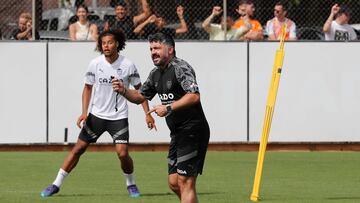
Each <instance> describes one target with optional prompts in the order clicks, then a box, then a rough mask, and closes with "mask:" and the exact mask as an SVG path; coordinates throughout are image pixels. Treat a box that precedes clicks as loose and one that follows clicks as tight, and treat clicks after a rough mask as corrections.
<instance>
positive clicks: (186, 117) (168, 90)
mask: <svg viewBox="0 0 360 203" xmlns="http://www.w3.org/2000/svg"><path fill="white" fill-rule="evenodd" d="M140 93H141V94H142V95H143V96H144V97H145V98H146V99H148V100H151V99H152V98H153V97H154V96H155V94H156V93H157V94H158V95H159V97H160V100H161V103H162V104H163V105H166V104H171V103H173V102H174V101H177V100H179V99H180V98H181V97H183V96H184V95H185V94H186V93H199V87H198V84H197V83H196V76H195V71H194V69H193V68H192V67H191V66H190V65H189V64H188V63H187V62H186V61H184V60H182V59H179V58H176V57H174V58H173V59H172V60H171V61H170V63H169V64H168V66H167V68H165V69H164V70H163V69H161V68H159V67H155V68H154V69H153V70H152V71H151V72H150V75H149V77H148V79H147V80H146V81H145V83H144V84H143V85H142V86H141V89H140ZM166 123H167V125H168V127H169V129H170V131H171V134H175V133H178V132H186V131H189V130H190V131H192V130H201V129H203V128H208V124H207V121H206V118H205V115H204V112H203V109H202V106H201V103H200V102H199V103H198V104H195V105H193V106H190V107H188V108H186V109H182V110H178V111H174V112H172V113H171V114H170V115H169V116H167V117H166Z"/></svg>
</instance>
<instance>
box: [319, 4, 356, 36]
mask: <svg viewBox="0 0 360 203" xmlns="http://www.w3.org/2000/svg"><path fill="white" fill-rule="evenodd" d="M334 18H335V20H334ZM349 20H350V11H349V10H348V8H347V7H344V6H341V7H340V6H339V5H338V4H335V5H334V6H333V7H332V8H331V12H330V15H329V18H328V19H327V20H326V22H325V24H324V26H323V31H324V33H325V40H338V41H349V40H356V39H357V36H356V33H355V31H354V29H353V28H352V27H351V26H350V25H349V24H348V23H349Z"/></svg>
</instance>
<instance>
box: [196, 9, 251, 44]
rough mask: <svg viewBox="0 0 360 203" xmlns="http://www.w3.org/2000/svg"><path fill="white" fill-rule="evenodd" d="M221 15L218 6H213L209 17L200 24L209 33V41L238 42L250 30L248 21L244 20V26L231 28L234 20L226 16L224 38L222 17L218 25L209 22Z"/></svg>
mask: <svg viewBox="0 0 360 203" xmlns="http://www.w3.org/2000/svg"><path fill="white" fill-rule="evenodd" d="M221 13H222V9H221V7H220V6H214V7H213V10H212V13H211V15H210V16H209V17H207V18H206V19H205V20H204V22H203V23H202V27H203V28H204V30H205V31H206V32H207V33H209V39H210V40H240V37H241V36H243V35H245V34H246V33H247V32H249V30H250V29H251V24H250V22H249V19H248V18H247V19H246V20H245V25H246V26H243V27H240V28H233V27H232V26H233V25H234V19H233V18H232V17H231V16H230V15H228V16H227V17H226V19H225V20H226V38H224V36H225V20H224V18H223V16H222V17H221V23H220V24H212V23H211V22H212V21H213V20H214V18H215V17H216V16H219V15H220V14H221Z"/></svg>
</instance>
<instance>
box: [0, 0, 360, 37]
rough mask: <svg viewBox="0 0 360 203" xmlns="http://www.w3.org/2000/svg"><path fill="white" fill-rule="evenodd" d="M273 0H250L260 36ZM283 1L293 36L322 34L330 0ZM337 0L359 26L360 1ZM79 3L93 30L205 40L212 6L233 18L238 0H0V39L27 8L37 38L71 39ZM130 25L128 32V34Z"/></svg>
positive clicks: (271, 13) (16, 26)
mask: <svg viewBox="0 0 360 203" xmlns="http://www.w3.org/2000/svg"><path fill="white" fill-rule="evenodd" d="M123 2H125V4H124V3H123ZM276 2H277V1H273V0H269V1H264V0H253V3H254V5H255V12H254V15H253V16H252V18H254V19H257V20H258V21H259V22H260V24H261V25H262V27H263V30H264V36H265V37H264V40H266V37H267V33H266V32H265V27H266V23H267V21H268V20H270V19H272V18H273V17H274V6H275V4H276ZM119 3H120V5H122V6H123V7H124V9H125V16H128V19H127V22H126V23H125V25H126V26H125V25H121V23H119V22H118V21H119V16H121V15H124V12H123V14H120V13H121V11H120V10H121V9H118V8H117V7H118V6H119ZM224 3H225V4H224ZM284 3H285V5H286V6H287V7H288V11H287V17H288V18H290V19H291V20H293V21H294V22H295V24H296V28H297V29H296V35H297V38H298V39H300V40H323V39H324V34H323V32H322V26H323V24H324V23H325V21H326V20H327V18H328V16H329V14H330V10H331V7H332V5H333V4H334V3H335V1H330V0H322V1H311V0H289V1H287V2H284ZM337 3H339V4H340V5H343V4H346V5H347V6H348V8H350V9H351V19H350V22H349V24H351V25H352V26H353V27H354V28H355V29H360V26H359V25H358V23H360V12H359V11H360V1H358V0H347V1H346V0H343V1H337ZM81 4H84V5H86V6H87V7H88V10H89V13H88V22H90V24H95V25H96V26H97V30H98V32H101V31H103V30H105V29H108V28H114V27H115V28H116V27H120V28H123V29H124V30H125V29H126V30H125V32H126V33H127V35H128V38H129V39H130V40H144V39H146V38H147V35H148V34H150V33H152V32H154V31H156V30H159V29H163V30H164V31H165V32H169V33H170V34H172V35H174V36H175V38H177V39H183V40H208V39H209V34H208V33H207V32H206V31H205V29H204V28H203V27H202V24H203V22H204V20H205V19H206V18H208V16H210V14H211V13H212V10H213V7H214V6H220V7H221V8H222V9H223V10H224V11H226V14H227V15H228V16H232V17H233V18H234V19H235V20H236V19H237V18H239V17H240V15H239V13H238V12H236V9H237V8H238V4H239V1H238V0H225V1H224V0H206V1H196V0H16V1H14V0H2V3H1V5H0V35H1V38H2V39H13V38H16V36H15V37H14V30H16V29H19V27H21V25H20V20H19V17H20V15H21V14H22V13H28V14H29V15H31V17H32V22H33V24H34V27H36V30H37V31H38V32H39V34H40V39H44V40H70V39H71V36H70V32H69V27H70V25H71V24H72V23H75V22H76V21H78V20H79V17H78V16H77V10H76V7H77V6H78V5H81ZM224 5H225V6H224ZM224 8H225V9H224ZM33 11H34V12H33ZM34 18H35V19H34ZM129 20H130V21H129ZM219 21H220V18H215V19H214V20H213V23H219ZM184 22H185V25H184ZM129 26H130V27H129ZM164 28H166V29H164ZM129 30H130V31H131V32H132V33H130V34H129ZM33 33H34V32H33ZM358 39H359V38H358Z"/></svg>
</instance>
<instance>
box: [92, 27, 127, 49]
mask: <svg viewBox="0 0 360 203" xmlns="http://www.w3.org/2000/svg"><path fill="white" fill-rule="evenodd" d="M105 36H114V39H115V41H117V42H118V43H119V46H118V47H117V52H119V51H121V50H123V49H124V48H125V45H126V43H125V42H126V35H125V33H124V31H123V30H121V29H116V30H106V31H104V32H102V33H101V34H100V35H99V37H98V40H97V47H96V50H97V51H99V52H100V53H103V50H102V38H103V37H105Z"/></svg>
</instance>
